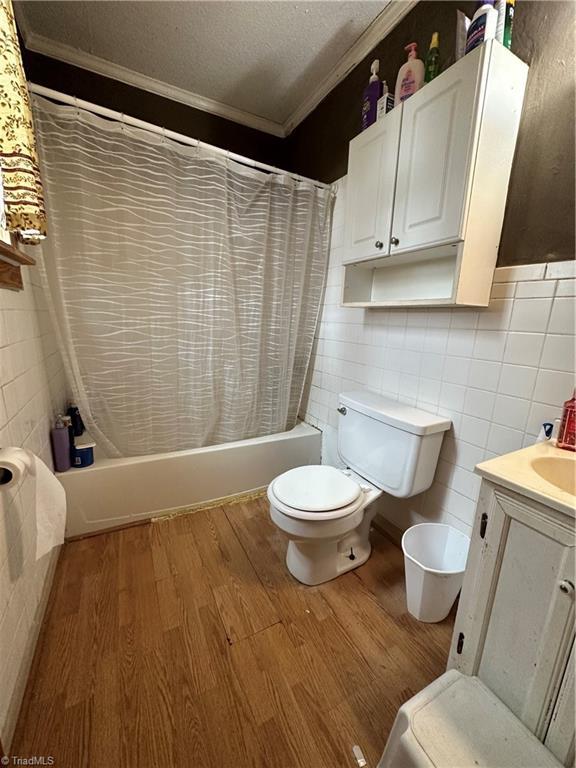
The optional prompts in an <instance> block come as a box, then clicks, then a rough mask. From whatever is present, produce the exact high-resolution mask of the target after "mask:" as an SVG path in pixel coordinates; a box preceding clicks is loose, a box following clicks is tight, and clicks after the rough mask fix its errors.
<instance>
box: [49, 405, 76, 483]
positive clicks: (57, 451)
mask: <svg viewBox="0 0 576 768" xmlns="http://www.w3.org/2000/svg"><path fill="white" fill-rule="evenodd" d="M50 442H51V443H52V456H53V458H54V469H55V470H56V472H66V471H67V470H69V469H70V466H71V462H70V432H69V431H68V425H67V424H66V422H65V421H64V418H63V416H58V417H57V418H56V423H55V425H54V426H53V427H52V429H51V430H50Z"/></svg>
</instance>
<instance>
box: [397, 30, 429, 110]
mask: <svg viewBox="0 0 576 768" xmlns="http://www.w3.org/2000/svg"><path fill="white" fill-rule="evenodd" d="M404 50H405V51H408V61H407V62H406V63H405V64H402V66H401V67H400V69H399V70H398V77H397V78H396V92H395V104H396V105H398V104H401V103H402V102H403V101H406V99H408V98H410V96H412V94H413V93H416V91H417V90H419V89H420V88H422V86H423V84H424V62H423V61H421V60H420V59H419V58H418V56H417V50H418V46H417V44H416V43H409V44H408V45H407V46H406V47H405V48H404Z"/></svg>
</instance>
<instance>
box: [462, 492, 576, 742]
mask: <svg viewBox="0 0 576 768" xmlns="http://www.w3.org/2000/svg"><path fill="white" fill-rule="evenodd" d="M482 534H483V536H482ZM468 568H470V569H471V571H470V573H468V570H467V573H466V579H465V583H464V588H463V590H462V596H461V600H460V607H459V609H458V616H457V618H456V625H455V632H454V638H453V643H452V652H451V656H450V663H449V665H450V666H455V667H457V668H459V669H460V670H461V671H462V672H464V673H466V674H472V675H478V677H480V679H481V680H482V681H483V682H484V683H485V684H486V685H487V686H488V687H489V688H490V689H491V690H492V691H493V692H494V693H495V694H496V695H497V696H498V698H499V699H501V700H502V701H503V702H504V703H505V704H506V705H507V706H508V707H509V709H510V710H511V711H512V712H513V713H514V714H515V715H516V716H517V717H518V718H519V719H520V720H521V721H522V722H523V723H524V724H525V725H526V726H527V727H528V728H529V729H530V730H531V731H532V732H533V733H535V734H536V736H537V737H538V738H540V739H541V740H543V739H544V737H545V735H546V731H547V728H548V725H549V723H550V718H551V716H552V706H553V704H554V702H555V701H556V699H557V696H558V691H559V689H560V686H561V681H562V676H563V674H564V670H565V668H566V663H567V659H568V655H569V653H570V649H571V646H572V643H573V638H574V586H573V582H574V521H573V520H571V519H570V518H569V517H568V516H566V515H561V514H560V513H558V512H555V511H554V510H552V509H549V508H547V507H544V506H542V505H540V504H537V503H536V502H532V501H528V500H527V499H525V498H523V497H520V496H517V495H516V494H512V493H510V492H508V491H504V490H502V489H499V488H494V487H493V486H492V485H491V484H489V483H483V484H482V492H481V496H480V501H479V507H478V514H477V517H476V521H475V527H474V533H473V542H472V547H471V551H470V559H469V563H468V565H467V569H468Z"/></svg>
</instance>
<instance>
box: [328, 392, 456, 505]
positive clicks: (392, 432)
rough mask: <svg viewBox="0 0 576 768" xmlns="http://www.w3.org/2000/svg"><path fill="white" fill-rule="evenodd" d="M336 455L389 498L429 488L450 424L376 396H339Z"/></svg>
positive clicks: (412, 493) (439, 418) (352, 393)
mask: <svg viewBox="0 0 576 768" xmlns="http://www.w3.org/2000/svg"><path fill="white" fill-rule="evenodd" d="M338 412H339V414H340V415H339V418H338V454H339V456H340V458H341V459H342V461H343V462H344V463H345V464H346V466H347V467H350V469H353V470H354V471H355V472H357V473H358V474H359V475H360V476H361V477H364V478H366V480H369V481H370V482H371V483H373V484H374V485H376V486H377V487H378V488H382V490H384V491H386V493H390V494H392V495H393V496H399V497H405V496H415V495H416V494H417V493H422V491H425V490H426V489H427V488H429V487H430V486H431V484H432V480H433V479H434V472H435V471H436V464H437V463H438V455H439V453H440V447H441V445H442V439H443V437H444V433H445V432H446V431H447V430H448V429H450V420H449V419H445V418H443V417H441V416H436V415H434V414H432V413H427V412H426V411H421V410H420V409H419V408H412V407H411V406H409V405H406V404H404V403H401V402H398V401H397V400H391V399H390V398H387V397H384V396H382V395H378V394H376V393H375V392H344V393H342V394H341V395H340V398H339V408H338Z"/></svg>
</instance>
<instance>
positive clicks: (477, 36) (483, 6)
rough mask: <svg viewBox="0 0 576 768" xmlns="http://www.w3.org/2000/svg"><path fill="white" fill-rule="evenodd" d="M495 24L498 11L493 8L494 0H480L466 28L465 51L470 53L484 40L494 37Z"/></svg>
mask: <svg viewBox="0 0 576 768" xmlns="http://www.w3.org/2000/svg"><path fill="white" fill-rule="evenodd" d="M497 26H498V11H497V10H496V9H495V8H494V0H480V2H479V3H478V8H477V9H476V13H475V14H474V16H472V21H471V23H470V26H469V28H468V35H467V37H466V53H470V51H473V50H474V48H477V47H478V46H479V45H482V43H484V42H485V41H486V40H492V39H494V38H495V37H496V30H497Z"/></svg>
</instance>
